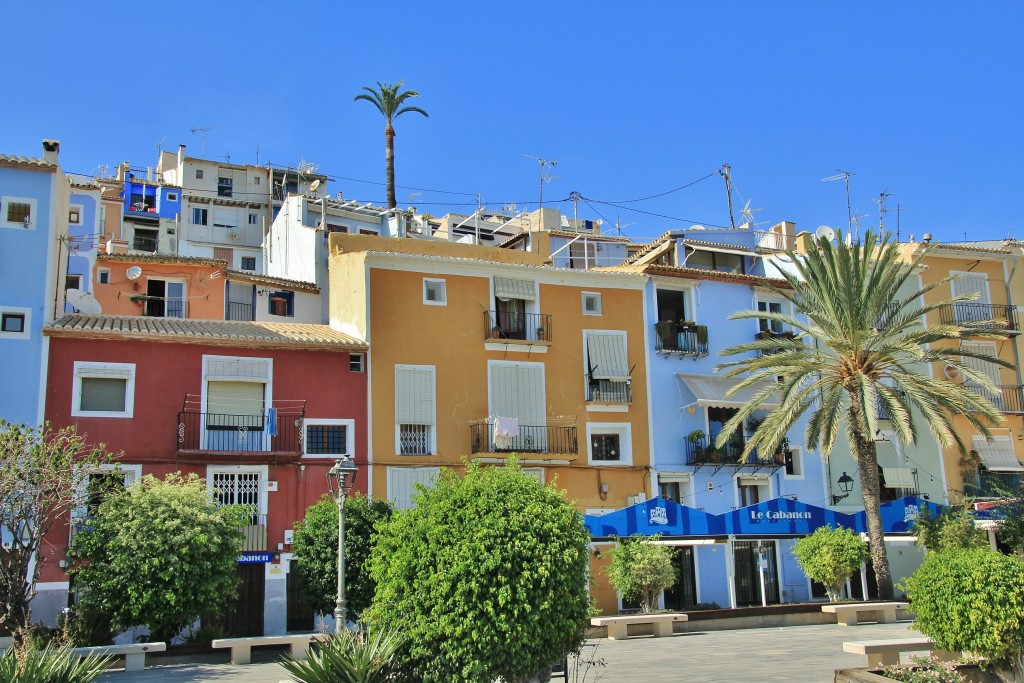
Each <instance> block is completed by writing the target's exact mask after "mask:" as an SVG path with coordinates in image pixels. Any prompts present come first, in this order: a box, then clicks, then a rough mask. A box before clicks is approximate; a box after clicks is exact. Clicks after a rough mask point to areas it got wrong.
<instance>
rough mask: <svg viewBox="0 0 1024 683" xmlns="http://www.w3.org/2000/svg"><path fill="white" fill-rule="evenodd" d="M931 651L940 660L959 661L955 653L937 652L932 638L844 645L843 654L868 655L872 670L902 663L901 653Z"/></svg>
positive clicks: (898, 639)
mask: <svg viewBox="0 0 1024 683" xmlns="http://www.w3.org/2000/svg"><path fill="white" fill-rule="evenodd" d="M925 650H927V651H931V652H932V654H934V655H935V656H936V657H938V658H939V659H947V660H955V659H958V657H957V655H956V653H955V652H947V651H946V650H936V649H935V641H933V640H932V639H931V638H891V639H889V640H859V641H847V642H845V643H843V652H850V653H852V654H855V655H867V657H868V666H869V667H872V668H877V667H882V666H894V665H896V664H899V663H900V653H901V652H921V651H925Z"/></svg>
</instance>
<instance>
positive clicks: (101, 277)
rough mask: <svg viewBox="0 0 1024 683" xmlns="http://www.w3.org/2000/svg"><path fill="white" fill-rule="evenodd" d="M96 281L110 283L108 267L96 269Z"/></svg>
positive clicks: (102, 283) (103, 283)
mask: <svg viewBox="0 0 1024 683" xmlns="http://www.w3.org/2000/svg"><path fill="white" fill-rule="evenodd" d="M96 282H97V283H99V284H101V285H109V284H110V268H98V269H97V270H96Z"/></svg>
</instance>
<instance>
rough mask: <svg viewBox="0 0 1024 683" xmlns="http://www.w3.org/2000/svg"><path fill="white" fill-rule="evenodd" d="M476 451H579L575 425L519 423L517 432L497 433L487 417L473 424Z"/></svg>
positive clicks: (473, 450) (472, 430) (565, 452)
mask: <svg viewBox="0 0 1024 683" xmlns="http://www.w3.org/2000/svg"><path fill="white" fill-rule="evenodd" d="M469 428H470V436H471V438H472V439H473V447H472V452H473V453H545V454H549V453H557V454H568V455H576V454H577V453H579V444H578V442H577V440H576V425H563V426H553V425H523V424H521V425H519V429H518V431H517V433H516V435H515V436H511V437H496V436H495V434H494V424H493V423H492V422H490V421H487V420H484V421H483V422H477V423H474V424H471V425H470V426H469Z"/></svg>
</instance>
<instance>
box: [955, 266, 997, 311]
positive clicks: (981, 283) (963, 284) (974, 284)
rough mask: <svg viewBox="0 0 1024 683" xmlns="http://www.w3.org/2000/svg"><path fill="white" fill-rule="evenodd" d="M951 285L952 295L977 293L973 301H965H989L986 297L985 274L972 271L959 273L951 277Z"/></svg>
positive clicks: (978, 302)
mask: <svg viewBox="0 0 1024 683" xmlns="http://www.w3.org/2000/svg"><path fill="white" fill-rule="evenodd" d="M952 285H953V296H960V295H962V294H977V295H978V298H977V299H975V300H974V301H970V302H965V303H972V304H987V303H990V302H989V299H988V278H987V277H986V276H985V275H979V274H973V273H960V274H959V276H958V277H955V278H953V281H952Z"/></svg>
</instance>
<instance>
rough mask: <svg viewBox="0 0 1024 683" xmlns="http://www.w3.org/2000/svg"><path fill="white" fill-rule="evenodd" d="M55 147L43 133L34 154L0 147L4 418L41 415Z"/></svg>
mask: <svg viewBox="0 0 1024 683" xmlns="http://www.w3.org/2000/svg"><path fill="white" fill-rule="evenodd" d="M59 151H60V143H59V142H57V141H56V140H43V155H42V157H41V158H36V157H26V156H17V155H10V154H0V358H2V359H3V360H2V367H3V370H4V372H3V376H4V386H5V387H6V390H5V391H2V392H0V417H2V418H3V419H5V420H7V421H9V422H23V423H26V424H38V423H40V422H41V421H42V418H43V400H44V389H43V388H44V387H45V384H46V361H47V353H46V352H47V340H46V338H44V337H43V336H42V328H43V325H44V324H45V323H47V322H49V321H51V320H53V319H54V318H55V317H56V316H57V315H58V314H59V315H63V311H64V284H65V282H64V279H65V275H66V271H67V257H68V248H67V243H66V237H67V226H68V211H69V204H68V194H69V193H68V189H69V188H68V182H67V178H66V176H65V175H64V173H63V172H62V171H61V170H60V165H59V163H58V160H57V157H58V153H59Z"/></svg>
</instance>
